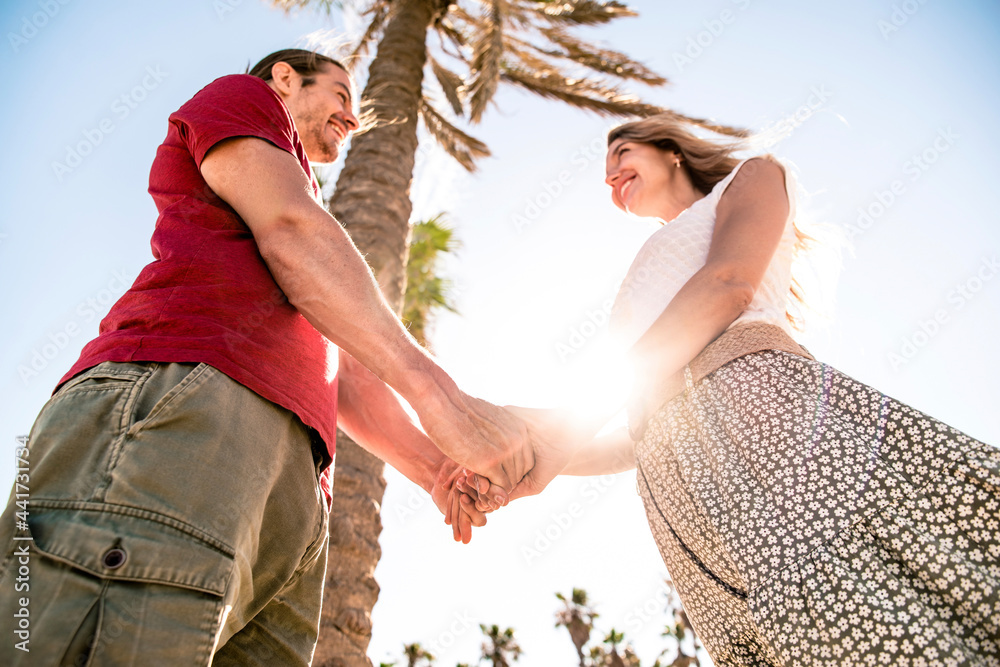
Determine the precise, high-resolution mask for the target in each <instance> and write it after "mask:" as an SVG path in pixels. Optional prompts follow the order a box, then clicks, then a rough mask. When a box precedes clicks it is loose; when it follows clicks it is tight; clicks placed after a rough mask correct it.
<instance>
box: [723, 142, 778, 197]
mask: <svg viewBox="0 0 1000 667" xmlns="http://www.w3.org/2000/svg"><path fill="white" fill-rule="evenodd" d="M793 179H794V177H793V175H792V172H791V169H790V168H789V165H788V164H787V163H786V162H785V161H784V160H782V159H780V158H778V157H776V156H774V155H771V154H770V153H767V154H764V155H754V156H751V157H748V158H745V159H743V160H741V161H740V162H739V163H738V164H737V165H736V166H735V167H734V168H733V170H732V171H731V172H729V174H728V175H727V176H726V177H725V178H723V179H722V180H721V181H719V182H718V183H716V184H715V187H714V188H712V192H711V196H712V197H713V198H714V199H715V201H716V203H718V201H719V200H721V199H722V196H723V195H724V194H725V193H726V192H727V191H728V190H729V189H730V186H732V185H733V184H734V183H735V184H736V188H735V189H737V190H739V191H744V192H746V191H750V192H753V191H759V190H760V189H761V188H768V187H774V186H781V187H782V188H783V189H784V190H785V191H786V192H790V191H791V190H792V189H793V188H794V186H793V183H794V180H793Z"/></svg>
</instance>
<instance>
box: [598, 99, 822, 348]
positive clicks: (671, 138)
mask: <svg viewBox="0 0 1000 667" xmlns="http://www.w3.org/2000/svg"><path fill="white" fill-rule="evenodd" d="M693 127H695V126H694V125H693V124H692V123H690V122H688V121H685V120H684V119H683V118H682V117H679V116H676V115H675V114H672V113H669V112H667V113H661V114H657V115H655V116H650V117H648V118H643V119H641V120H635V121H631V122H628V123H623V124H621V125H619V126H617V127H615V128H613V129H612V130H611V131H610V132H609V133H608V146H610V145H611V144H612V143H614V142H615V141H617V140H619V139H622V140H625V141H635V142H638V143H642V144H649V145H651V146H655V147H656V148H659V149H660V150H663V151H668V152H678V153H680V154H681V158H682V160H681V165H682V167H683V168H684V169H686V170H687V174H688V176H690V178H691V184H692V185H694V187H695V188H696V189H697V190H698V191H699V192H701V193H702V194H704V195H707V194H708V193H709V192H711V191H712V188H714V187H715V186H716V184H717V183H718V182H719V181H721V180H722V179H724V178H725V177H726V176H728V175H729V174H730V173H731V172H732V171H733V169H735V168H736V165H738V164H739V163H740V161H741V160H742V158H740V157H737V156H736V154H737V153H741V152H746V151H749V150H751V147H752V144H753V139H752V137H749V133H737V135H736V136H733V135H730V136H726V137H725V140H724V141H712V140H710V139H705V138H702V137H699V136H696V135H695V134H694V133H692V132H691V128H693ZM760 157H764V158H768V159H773V156H771V155H761V156H760ZM782 169H784V167H782ZM792 225H793V227H794V228H795V249H794V257H796V258H797V257H798V256H799V255H801V254H803V253H805V252H806V251H808V250H810V249H812V248H813V247H814V246H815V245H816V244H817V240H816V238H815V237H813V236H811V235H809V234H807V233H805V232H804V231H803V230H802V229H801V228H800V226H799V224H798V222H797V221H795V220H793V221H792ZM793 261H794V260H793ZM789 292H790V297H791V298H790V299H787V300H786V304H787V306H786V311H785V316H786V317H787V318H788V321H789V322H790V323H791V325H792V326H793V327H795V328H796V329H797V330H799V331H801V330H803V328H804V326H803V321H802V311H803V310H805V309H808V307H809V306H808V302H807V299H806V294H805V290H804V289H803V287H802V284H801V282H800V281H799V280H798V278H797V277H796V276H795V275H794V274H793V276H792V283H791V287H790V289H789Z"/></svg>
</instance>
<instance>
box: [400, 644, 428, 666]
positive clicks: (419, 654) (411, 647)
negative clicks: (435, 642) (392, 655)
mask: <svg viewBox="0 0 1000 667" xmlns="http://www.w3.org/2000/svg"><path fill="white" fill-rule="evenodd" d="M403 656H404V657H405V658H406V667H419V665H420V663H421V662H424V664H425V665H428V667H429V666H430V665H433V664H434V656H433V655H431V654H430V653H429V652H428V651H427V650H425V649H424V647H422V646H421V645H420V643H419V642H417V643H415V644H406V645H405V646H404V647H403Z"/></svg>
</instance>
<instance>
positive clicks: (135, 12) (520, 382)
mask: <svg viewBox="0 0 1000 667" xmlns="http://www.w3.org/2000/svg"><path fill="white" fill-rule="evenodd" d="M632 6H633V7H634V8H635V9H637V10H638V11H639V12H640V14H641V18H639V19H629V20H624V21H620V22H619V23H618V24H617V25H612V26H608V27H603V28H599V29H593V30H588V31H586V32H585V33H584V34H585V35H587V36H588V37H593V38H595V39H599V40H601V41H603V42H604V43H606V44H607V45H609V46H611V47H614V48H618V49H622V50H626V51H627V52H628V53H630V54H631V55H633V56H635V57H636V58H638V59H640V60H642V61H644V62H645V63H646V64H647V65H649V66H651V67H652V68H653V69H654V70H657V71H659V72H660V73H662V74H663V75H665V76H667V77H668V78H669V79H670V80H671V84H670V85H669V86H667V87H664V88H660V89H656V90H641V91H639V92H642V93H643V94H644V95H645V96H646V97H647V98H648V99H650V100H652V101H655V102H657V103H660V104H663V105H665V106H670V107H673V108H675V109H677V110H679V111H682V112H685V113H688V114H691V115H696V116H708V117H712V118H715V119H717V120H719V121H720V122H725V123H730V124H735V125H742V126H746V127H751V128H754V129H761V128H766V127H773V126H775V125H776V124H779V123H783V124H784V125H785V127H788V128H791V133H790V135H789V136H788V137H787V138H786V139H785V140H784V141H782V142H781V143H780V144H778V145H777V146H775V147H774V148H773V151H774V152H776V153H777V154H779V155H781V156H783V157H785V158H787V159H789V160H791V161H792V162H793V163H794V164H795V165H796V166H797V168H798V172H799V179H800V181H801V183H802V184H803V186H804V187H805V188H806V189H807V190H808V191H809V192H810V197H809V199H808V201H807V202H804V203H803V207H804V209H805V210H806V211H807V212H808V214H809V217H811V218H812V219H815V220H819V221H822V222H825V223H827V224H830V225H833V226H836V227H839V228H841V229H844V230H849V235H850V236H851V237H852V245H853V250H852V252H850V253H847V254H845V256H844V259H843V267H842V272H841V275H840V278H839V281H838V283H837V284H836V287H835V290H834V291H833V295H834V303H835V306H834V309H833V319H832V321H831V322H830V323H829V324H827V325H826V326H825V327H823V328H820V329H818V330H816V331H813V332H811V333H810V334H809V335H808V336H806V337H805V338H804V342H805V343H806V345H807V346H808V347H809V348H810V349H811V350H812V351H813V352H814V353H815V354H816V355H817V357H819V358H821V359H823V360H825V361H827V362H829V363H832V364H833V365H834V366H836V367H837V368H839V369H841V370H843V371H845V372H847V373H848V374H850V375H853V376H855V377H857V378H858V379H860V380H862V381H865V382H867V383H869V384H872V385H874V386H875V387H877V388H879V389H881V390H883V391H885V392H886V393H888V394H889V395H891V396H894V397H896V398H899V399H901V400H904V401H906V402H908V403H910V404H912V405H913V406H915V407H917V408H918V409H921V410H924V411H925V412H928V413H930V414H931V415H933V416H936V417H938V418H940V419H942V420H944V421H946V422H948V423H950V424H952V425H953V426H956V427H958V428H960V429H962V430H964V431H966V432H967V433H969V434H970V435H972V436H974V437H978V438H980V439H982V440H985V441H987V442H990V443H992V444H998V443H1000V419H998V418H997V416H996V404H997V398H998V394H1000V392H998V390H997V389H996V382H995V377H996V375H997V374H998V372H1000V351H998V349H997V346H996V345H995V344H994V343H993V341H994V339H995V332H996V331H997V330H1000V308H998V306H1000V266H998V264H997V262H998V259H1000V226H998V224H997V223H998V216H997V213H996V208H997V194H996V192H997V190H996V186H995V182H996V180H997V177H998V175H1000V174H998V168H997V166H996V164H995V157H994V156H995V155H997V153H998V148H1000V139H998V133H997V131H996V127H995V117H996V112H995V110H996V109H997V108H998V102H1000V100H998V97H1000V87H998V85H997V83H998V81H1000V78H998V73H1000V72H998V69H1000V43H998V36H1000V35H998V26H1000V20H998V19H1000V7H998V6H997V5H996V4H995V3H988V2H971V1H958V2H950V3H944V2H935V1H932V0H925V1H924V2H919V1H918V0H907V1H906V2H898V1H889V0H886V1H882V0H875V1H873V0H867V1H864V2H862V1H861V0H849V1H846V2H839V3H802V2H793V1H792V0H772V1H771V2H763V1H760V0H736V1H733V0H712V1H709V2H700V3H680V2H662V1H660V2H656V1H653V0H640V1H637V2H634V3H632ZM46 11H47V13H46ZM342 26H343V21H341V20H340V19H339V18H338V17H334V20H333V21H331V20H330V19H327V18H325V17H323V16H319V15H315V14H312V13H309V12H300V13H298V14H296V15H294V16H292V17H286V16H285V15H283V14H281V13H279V12H277V11H274V10H271V9H270V8H269V7H268V6H267V5H266V4H265V3H262V2H257V1H255V0H177V1H174V2H170V3H167V2H163V1H159V0H158V1H151V2H145V3H125V2H106V1H93V2H82V1H79V0H66V1H65V2H64V3H60V2H59V0H48V1H46V0H32V1H30V2H23V1H20V0H18V1H14V2H7V3H4V6H3V9H2V10H0V27H2V30H3V34H4V43H3V45H0V53H2V54H3V55H2V56H0V57H2V58H3V62H4V64H5V67H4V71H5V73H6V81H7V90H8V93H7V94H6V95H5V98H4V99H5V103H4V104H3V106H2V108H0V114H2V127H3V128H5V130H4V132H5V135H4V139H5V147H6V157H5V159H4V160H3V161H2V163H0V183H2V184H3V188H4V202H5V204H6V206H5V212H4V215H3V216H2V217H0V276H2V284H3V285H4V286H5V287H6V289H4V290H3V291H2V292H0V299H2V308H3V312H4V313H5V314H6V316H7V317H6V325H5V326H4V328H3V333H2V341H3V345H2V346H0V349H2V353H0V385H2V392H3V393H2V396H3V398H4V400H3V401H2V402H0V441H3V440H6V441H7V442H8V444H9V445H11V446H13V443H14V438H15V436H17V435H20V434H24V433H27V432H28V430H29V429H30V426H31V422H32V421H33V419H34V416H35V415H36V414H37V412H38V410H39V409H40V408H41V406H42V405H43V403H44V402H45V400H46V398H47V396H48V394H49V392H50V391H51V389H52V387H53V386H54V384H55V382H56V381H57V380H58V378H59V377H60V376H61V375H62V374H63V373H64V372H65V371H66V369H68V368H69V366H71V365H72V363H73V361H74V360H75V359H76V356H77V354H78V353H79V350H80V348H81V347H82V346H83V344H84V343H86V342H87V340H89V339H90V338H91V337H92V336H93V335H95V334H96V331H97V323H98V321H99V318H100V316H102V315H103V314H104V313H105V312H106V311H107V309H108V307H110V304H111V303H112V302H113V299H115V298H117V296H118V295H120V294H121V292H122V291H123V290H124V288H125V285H126V283H128V282H130V281H131V280H132V279H134V277H135V276H136V275H137V274H138V271H139V270H140V269H141V268H142V266H144V265H145V263H147V262H148V261H149V260H150V259H151V256H150V254H149V236H150V233H151V231H152V227H153V223H154V221H155V209H154V207H153V204H152V201H151V200H150V198H149V196H148V195H147V194H146V185H147V176H148V170H149V165H150V163H151V161H152V157H153V154H154V152H155V150H156V146H157V145H158V144H159V142H160V141H162V139H163V137H164V135H165V133H166V118H167V116H168V115H169V114H170V112H172V111H173V110H174V109H176V108H177V107H178V106H179V105H180V104H182V103H183V102H184V101H186V100H187V99H188V98H189V97H190V96H191V95H193V94H194V93H195V92H196V91H197V90H198V89H199V88H201V87H202V86H203V85H205V84H206V83H208V82H209V81H211V80H212V79H214V78H215V77H217V76H221V75H223V74H227V73H232V72H237V71H243V69H244V68H245V67H246V66H247V64H248V63H251V62H256V60H258V59H259V58H260V57H262V56H264V55H266V54H267V53H270V52H271V51H274V50H276V49H278V48H283V47H286V46H289V45H294V44H300V43H301V40H302V38H303V37H305V36H306V35H307V34H309V33H311V32H313V31H315V30H317V29H324V28H330V27H340V28H342ZM340 32H341V34H342V32H343V31H342V30H341V31H340ZM11 35H14V37H13V38H12V37H11ZM613 124H614V123H613V122H612V121H609V120H606V119H601V118H596V117H593V116H590V115H587V114H584V113H582V112H577V111H572V110H569V109H565V108H563V107H560V106H559V105H556V104H554V103H550V102H544V101H539V100H535V99H532V98H530V97H529V96H527V95H525V94H523V93H521V92H518V91H504V92H502V93H501V94H500V95H499V97H498V99H497V104H496V107H495V108H494V109H492V110H491V112H490V113H489V114H487V116H486V118H485V120H484V122H483V123H482V124H481V125H480V126H478V127H475V128H473V129H472V130H471V132H472V133H473V134H475V135H476V136H479V137H480V138H482V139H483V140H484V141H486V142H487V143H488V144H489V145H490V147H491V148H492V150H493V156H492V157H491V158H489V159H488V160H485V161H484V162H483V164H482V168H481V170H480V172H479V173H478V174H476V175H474V176H469V175H467V174H465V173H463V172H462V170H461V169H460V168H458V167H456V166H453V165H451V164H450V163H449V162H448V161H447V160H446V159H445V158H443V157H442V156H441V155H440V154H439V153H438V152H437V151H436V150H434V149H425V150H422V151H421V156H420V161H419V163H418V173H417V175H416V180H415V182H414V187H413V199H414V201H415V211H414V214H415V216H417V217H429V216H431V215H435V214H437V213H438V212H441V211H445V212H447V214H448V216H449V219H450V220H451V222H452V224H453V225H454V226H455V228H456V235H457V236H458V237H459V238H460V239H461V241H462V243H463V247H462V249H461V250H460V251H459V253H458V254H457V255H456V256H455V257H454V258H452V259H451V260H449V262H448V264H447V267H446V269H447V272H448V274H449V275H450V276H451V277H452V278H453V279H454V281H455V282H456V285H457V288H458V289H457V293H456V298H457V301H458V305H459V310H460V311H461V314H460V315H458V316H455V315H445V316H442V317H441V318H440V319H439V321H438V323H437V326H436V327H435V332H434V334H435V335H434V345H435V348H436V350H437V352H438V354H439V357H440V358H441V361H442V364H443V365H444V366H445V367H446V368H447V369H448V370H449V371H450V372H451V373H452V374H453V375H454V376H455V377H456V379H457V380H458V381H459V383H460V384H461V385H462V386H463V387H464V388H466V389H467V390H468V391H471V392H473V393H477V394H479V395H482V396H484V397H486V398H488V399H490V400H493V401H495V402H498V403H504V404H506V403H516V404H522V405H533V406H544V405H556V404H565V403H567V402H569V401H571V400H574V398H580V397H581V396H583V397H586V396H589V395H593V392H592V390H591V389H589V387H591V386H592V385H593V383H594V382H600V380H601V377H602V376H600V375H597V373H598V371H597V370H596V369H597V368H598V366H597V363H596V362H597V358H598V357H599V355H600V350H601V349H602V344H603V342H604V340H605V338H606V336H605V333H604V332H605V327H603V326H602V324H603V319H602V313H603V308H604V304H605V302H606V301H607V300H608V299H609V298H611V297H613V295H614V293H615V290H616V288H617V284H618V282H619V281H620V280H621V278H622V277H623V276H624V274H625V271H626V270H627V268H628V265H629V263H630V261H631V258H632V256H633V255H634V253H635V251H636V250H637V249H638V247H639V246H640V245H641V243H642V242H643V240H644V239H645V238H646V237H647V236H648V235H649V234H650V233H651V231H653V229H655V225H653V224H651V223H649V222H647V221H642V220H637V219H634V218H630V217H628V216H625V215H624V214H622V213H620V212H619V211H617V210H616V209H614V208H613V207H612V205H611V203H610V200H609V197H608V193H607V188H606V186H604V185H603V154H602V153H601V152H600V147H601V146H602V142H603V136H604V134H605V133H606V131H607V129H608V128H610V127H611V126H612V125H613ZM81 146H82V148H81ZM72 151H76V153H77V155H78V156H79V157H78V160H77V159H76V158H73V157H72V154H71V153H72ZM83 152H86V153H87V154H86V155H80V153H83ZM58 165H62V166H63V167H65V168H63V167H61V166H58ZM525 221H527V223H525ZM581 340H582V341H583V343H582V344H581V345H579V349H577V347H575V346H574V345H573V342H580V341H581ZM567 346H569V348H570V349H572V350H573V352H572V353H567V352H566V349H567ZM29 371H30V372H29ZM588 383H589V384H588ZM8 451H10V450H8ZM6 458H9V460H0V484H2V485H3V486H4V488H7V487H8V485H9V484H10V483H11V480H12V468H13V465H12V464H13V456H10V457H6ZM387 477H388V479H389V487H388V490H387V493H386V497H385V502H384V506H383V523H384V524H385V530H384V533H383V537H382V548H383V559H382V562H381V563H380V565H379V569H378V571H377V573H376V574H377V577H378V580H379V583H380V585H381V587H382V594H381V597H380V601H379V603H378V605H377V606H376V608H375V614H374V621H375V632H374V637H373V641H372V646H371V650H370V655H371V656H372V658H373V659H374V660H376V661H378V660H380V659H387V658H389V657H391V656H395V655H398V654H399V650H400V648H401V646H402V643H403V642H412V641H421V642H423V643H425V644H434V645H435V646H437V648H438V654H439V657H440V661H439V663H438V664H441V665H449V664H454V663H455V662H459V661H471V660H473V659H474V657H475V656H476V655H477V654H478V645H479V631H478V627H477V625H478V623H480V622H483V623H498V624H501V625H504V626H507V625H509V626H513V627H514V628H515V630H516V632H517V635H518V637H519V638H520V641H521V644H522V646H523V648H524V650H525V655H524V657H523V659H522V661H521V664H525V665H530V666H534V665H557V664H573V660H574V652H573V649H572V645H571V644H570V642H569V639H568V636H566V635H565V633H564V631H556V630H555V629H554V628H553V627H552V623H553V613H554V611H555V610H556V609H557V608H558V603H557V601H556V599H555V598H554V596H553V593H554V592H556V591H562V592H564V593H568V592H569V591H570V589H571V588H572V587H574V586H577V587H583V588H586V589H587V590H588V591H590V593H591V596H592V598H593V599H594V601H595V602H596V603H597V604H598V607H599V610H600V611H601V614H602V616H601V618H600V619H599V623H598V625H599V627H600V628H601V629H603V630H605V631H606V630H608V629H609V628H610V627H611V625H614V626H615V627H616V628H618V629H624V630H625V631H626V632H627V634H628V635H629V636H630V637H632V638H633V639H634V640H635V641H636V645H637V648H638V649H639V652H640V655H642V656H643V657H644V658H645V659H646V660H649V661H651V660H652V656H653V655H655V653H656V651H657V650H658V646H659V639H658V635H659V632H660V629H661V627H660V626H659V622H660V621H659V619H658V618H657V619H655V620H648V619H649V618H650V613H649V611H648V610H649V609H653V608H655V607H656V606H657V605H658V604H659V599H660V597H659V596H660V595H661V593H660V589H659V586H658V582H659V580H660V579H661V578H662V577H663V575H664V573H665V571H664V568H663V565H662V562H661V561H660V559H659V556H658V554H657V553H656V550H655V547H654V545H653V542H652V539H651V538H650V537H649V534H648V529H647V528H646V525H645V518H644V514H643V510H642V506H641V503H640V501H639V499H638V497H637V496H636V493H635V480H634V475H633V474H631V473H625V474H622V475H616V476H611V477H607V478H593V479H580V480H577V479H567V480H558V481H557V482H555V483H554V484H553V486H552V488H550V489H549V490H548V491H547V492H546V494H544V495H542V496H541V497H538V498H532V499H527V500H524V501H520V502H519V503H516V504H515V505H512V506H511V507H509V508H506V509H505V511H504V512H502V513H497V514H495V515H493V516H492V517H491V520H490V525H489V526H488V527H487V528H486V529H484V530H482V531H479V532H478V533H477V534H476V536H475V538H474V540H473V543H472V544H471V545H469V546H462V545H454V544H452V543H451V542H450V541H449V533H448V531H447V530H446V529H445V528H444V526H443V525H441V524H440V522H439V517H438V515H437V512H436V510H434V508H433V507H432V505H431V503H429V502H428V501H426V500H425V499H423V497H422V496H421V495H420V493H419V492H418V491H417V490H415V488H414V487H413V486H412V485H410V484H409V483H408V482H407V481H406V480H404V479H402V478H401V477H400V476H399V475H397V474H395V473H394V472H392V471H388V472H387ZM571 508H575V509H577V510H579V511H578V512H574V514H572V515H571V514H570V510H571ZM567 517H568V518H567ZM546 534H548V535H549V536H555V537H554V539H549V538H546V537H545V535H546ZM328 594H335V592H333V591H328ZM415 612H417V613H415Z"/></svg>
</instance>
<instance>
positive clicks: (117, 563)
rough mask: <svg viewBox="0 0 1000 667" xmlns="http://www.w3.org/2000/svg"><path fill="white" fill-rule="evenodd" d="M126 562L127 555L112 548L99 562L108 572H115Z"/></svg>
mask: <svg viewBox="0 0 1000 667" xmlns="http://www.w3.org/2000/svg"><path fill="white" fill-rule="evenodd" d="M126 560H128V554H126V553H125V550H124V549H121V548H119V547H112V548H110V549H108V550H107V551H105V552H104V558H102V559H101V562H102V563H103V564H104V567H106V568H108V569H109V570H117V569H118V568H120V567H121V566H122V565H124V564H125V561H126Z"/></svg>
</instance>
